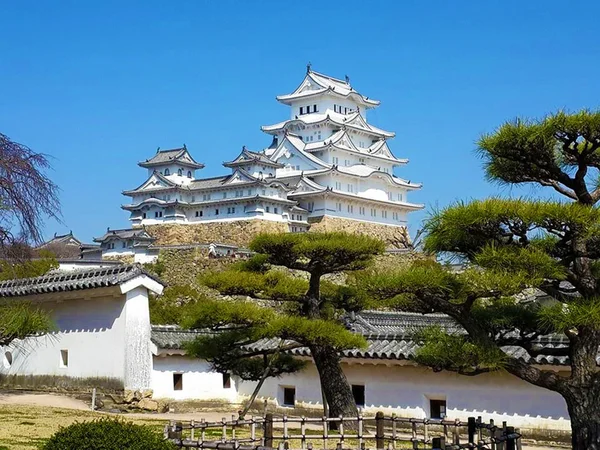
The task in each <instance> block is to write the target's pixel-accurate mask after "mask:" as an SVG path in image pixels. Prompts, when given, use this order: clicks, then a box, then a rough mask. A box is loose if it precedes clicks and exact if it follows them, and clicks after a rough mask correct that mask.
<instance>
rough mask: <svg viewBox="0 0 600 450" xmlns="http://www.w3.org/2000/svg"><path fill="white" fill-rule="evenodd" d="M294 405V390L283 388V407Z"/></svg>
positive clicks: (293, 388)
mask: <svg viewBox="0 0 600 450" xmlns="http://www.w3.org/2000/svg"><path fill="white" fill-rule="evenodd" d="M295 404H296V388H295V387H284V388H283V406H294V405H295Z"/></svg>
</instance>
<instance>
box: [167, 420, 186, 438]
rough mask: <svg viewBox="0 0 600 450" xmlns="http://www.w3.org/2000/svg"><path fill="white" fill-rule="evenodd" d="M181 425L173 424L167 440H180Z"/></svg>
mask: <svg viewBox="0 0 600 450" xmlns="http://www.w3.org/2000/svg"><path fill="white" fill-rule="evenodd" d="M182 430H183V424H182V423H181V422H173V423H172V426H171V429H170V430H169V439H181V432H182Z"/></svg>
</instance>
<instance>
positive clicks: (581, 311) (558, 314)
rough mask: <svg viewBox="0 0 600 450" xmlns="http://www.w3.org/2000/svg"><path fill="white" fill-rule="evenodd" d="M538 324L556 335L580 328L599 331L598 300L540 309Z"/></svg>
mask: <svg viewBox="0 0 600 450" xmlns="http://www.w3.org/2000/svg"><path fill="white" fill-rule="evenodd" d="M539 322H540V325H541V326H543V327H544V328H547V329H548V330H549V331H552V332H556V333H565V332H567V331H569V330H575V329H577V328H581V327H585V328H588V329H593V330H600V298H597V297H594V298H587V299H581V300H580V301H578V302H572V303H569V304H555V305H552V306H548V307H546V308H542V309H541V310H540V312H539Z"/></svg>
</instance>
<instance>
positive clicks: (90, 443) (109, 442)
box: [42, 417, 176, 450]
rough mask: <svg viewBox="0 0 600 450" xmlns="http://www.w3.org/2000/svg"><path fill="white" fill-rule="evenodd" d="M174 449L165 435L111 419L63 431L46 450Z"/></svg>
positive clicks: (60, 431)
mask: <svg viewBox="0 0 600 450" xmlns="http://www.w3.org/2000/svg"><path fill="white" fill-rule="evenodd" d="M122 449H128V450H174V449H176V447H175V445H174V444H172V443H171V442H168V441H165V440H164V439H163V436H162V434H161V433H159V432H157V431H154V430H153V429H152V428H150V427H148V426H146V425H135V424H133V423H132V422H125V421H123V420H119V419H116V420H115V419H111V418H108V417H105V418H102V419H98V420H94V421H91V422H76V423H74V424H72V425H69V426H68V427H65V428H61V429H60V430H59V431H58V432H57V433H56V434H54V435H53V436H52V437H51V438H50V440H49V441H48V442H46V443H45V444H44V445H43V447H42V450H122Z"/></svg>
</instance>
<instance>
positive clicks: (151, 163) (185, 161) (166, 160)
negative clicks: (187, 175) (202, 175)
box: [138, 145, 204, 169]
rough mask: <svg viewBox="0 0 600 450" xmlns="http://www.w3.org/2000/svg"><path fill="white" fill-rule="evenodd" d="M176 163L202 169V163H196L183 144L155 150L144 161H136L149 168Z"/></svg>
mask: <svg viewBox="0 0 600 450" xmlns="http://www.w3.org/2000/svg"><path fill="white" fill-rule="evenodd" d="M171 163H178V164H181V165H182V166H186V167H190V168H192V169H202V168H203V167H204V164H201V163H198V162H196V161H195V160H194V158H192V155H190V153H189V152H188V150H187V147H186V146H185V145H184V146H183V147H181V148H174V149H171V150H160V149H159V150H157V151H156V154H155V155H154V156H153V157H152V158H150V159H147V160H146V161H141V162H139V163H138V165H139V166H141V167H146V168H151V167H158V166H164V165H166V164H171Z"/></svg>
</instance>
